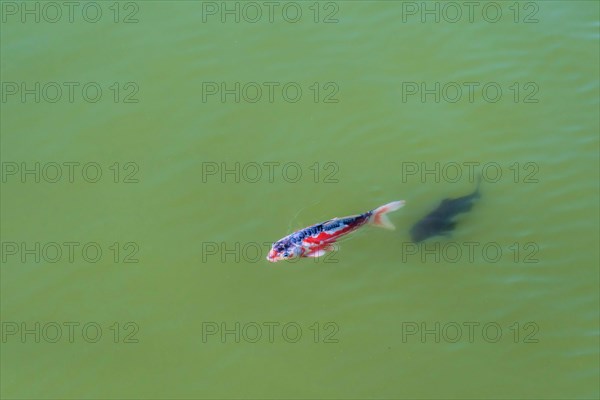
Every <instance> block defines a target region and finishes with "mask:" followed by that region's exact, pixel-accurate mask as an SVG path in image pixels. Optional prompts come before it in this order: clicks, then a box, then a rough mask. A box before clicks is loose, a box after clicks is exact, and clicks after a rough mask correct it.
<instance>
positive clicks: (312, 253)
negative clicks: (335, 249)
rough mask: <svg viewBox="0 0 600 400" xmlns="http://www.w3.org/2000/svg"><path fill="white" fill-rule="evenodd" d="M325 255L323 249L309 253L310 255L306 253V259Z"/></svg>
mask: <svg viewBox="0 0 600 400" xmlns="http://www.w3.org/2000/svg"><path fill="white" fill-rule="evenodd" d="M325 254H327V252H326V251H325V250H323V249H320V250H314V251H311V252H310V253H307V254H306V257H312V258H317V257H322V256H324V255H325Z"/></svg>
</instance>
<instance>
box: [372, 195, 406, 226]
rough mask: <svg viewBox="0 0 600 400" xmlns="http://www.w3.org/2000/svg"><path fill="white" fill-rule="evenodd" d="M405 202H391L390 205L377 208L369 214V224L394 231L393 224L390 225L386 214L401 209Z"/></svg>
mask: <svg viewBox="0 0 600 400" xmlns="http://www.w3.org/2000/svg"><path fill="white" fill-rule="evenodd" d="M405 203H406V202H405V201H404V200H400V201H392V202H391V203H388V204H385V205H383V206H381V207H377V208H376V209H374V210H373V211H372V212H371V217H370V218H369V223H370V224H372V225H375V226H379V227H381V228H385V229H396V227H395V226H394V224H392V223H391V221H390V220H389V218H388V216H387V214H388V213H390V212H392V211H396V210H397V209H399V208H400V207H402V206H403V205H404V204H405Z"/></svg>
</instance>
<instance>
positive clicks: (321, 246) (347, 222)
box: [267, 200, 405, 262]
mask: <svg viewBox="0 0 600 400" xmlns="http://www.w3.org/2000/svg"><path fill="white" fill-rule="evenodd" d="M404 204H405V202H404V200H400V201H394V202H391V203H388V204H386V205H383V206H381V207H378V208H376V209H374V210H371V211H367V212H366V213H364V214H358V215H352V216H349V217H344V218H333V219H330V220H328V221H325V222H321V223H319V224H315V225H311V226H309V227H308V228H304V229H301V230H299V231H296V232H294V233H292V234H291V235H288V236H286V237H284V238H283V239H280V240H278V241H277V242H275V243H273V246H272V247H271V251H269V255H268V256H267V260H269V261H271V262H277V261H280V260H289V259H292V258H297V257H321V256H323V255H325V254H327V252H330V251H334V250H336V247H337V245H336V244H335V242H336V241H337V240H338V239H340V238H341V237H342V236H345V235H347V234H349V233H351V232H354V231H355V230H357V229H358V228H360V227H361V226H363V225H365V224H371V225H374V226H378V227H381V228H386V229H395V227H394V225H393V224H392V223H391V222H390V220H389V219H388V216H387V214H388V213H390V212H392V211H396V210H397V209H399V208H400V207H402V206H403V205H404Z"/></svg>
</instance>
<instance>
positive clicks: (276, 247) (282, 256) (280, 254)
mask: <svg viewBox="0 0 600 400" xmlns="http://www.w3.org/2000/svg"><path fill="white" fill-rule="evenodd" d="M301 254H302V248H301V247H300V246H297V245H296V244H294V243H291V242H290V241H284V240H280V241H278V242H275V243H273V246H272V247H271V250H270V251H269V255H267V260H269V261H270V262H277V261H281V260H291V259H292V258H296V257H300V255H301Z"/></svg>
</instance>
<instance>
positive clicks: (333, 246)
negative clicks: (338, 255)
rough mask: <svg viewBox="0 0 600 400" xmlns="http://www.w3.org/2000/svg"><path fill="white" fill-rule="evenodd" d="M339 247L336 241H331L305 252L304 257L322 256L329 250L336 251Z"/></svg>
mask: <svg viewBox="0 0 600 400" xmlns="http://www.w3.org/2000/svg"><path fill="white" fill-rule="evenodd" d="M339 248H340V246H339V245H338V244H337V243H332V244H329V245H327V246H325V247H320V248H318V249H315V250H313V251H311V252H310V253H307V254H306V256H305V257H313V258H316V257H323V256H324V255H325V254H327V253H328V252H330V251H338V250H339Z"/></svg>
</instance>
